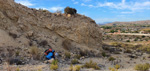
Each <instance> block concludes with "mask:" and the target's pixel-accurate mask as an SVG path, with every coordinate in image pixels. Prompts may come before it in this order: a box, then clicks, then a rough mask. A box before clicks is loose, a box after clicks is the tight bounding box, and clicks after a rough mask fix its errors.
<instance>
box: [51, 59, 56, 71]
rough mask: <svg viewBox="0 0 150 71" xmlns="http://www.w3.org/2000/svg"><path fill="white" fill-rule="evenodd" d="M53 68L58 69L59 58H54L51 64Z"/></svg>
mask: <svg viewBox="0 0 150 71" xmlns="http://www.w3.org/2000/svg"><path fill="white" fill-rule="evenodd" d="M50 69H51V70H57V69H58V60H53V61H52V63H51V65H50Z"/></svg>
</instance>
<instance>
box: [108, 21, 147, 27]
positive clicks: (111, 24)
mask: <svg viewBox="0 0 150 71" xmlns="http://www.w3.org/2000/svg"><path fill="white" fill-rule="evenodd" d="M105 25H106V26H147V25H150V20H144V21H133V22H112V23H108V24H105Z"/></svg>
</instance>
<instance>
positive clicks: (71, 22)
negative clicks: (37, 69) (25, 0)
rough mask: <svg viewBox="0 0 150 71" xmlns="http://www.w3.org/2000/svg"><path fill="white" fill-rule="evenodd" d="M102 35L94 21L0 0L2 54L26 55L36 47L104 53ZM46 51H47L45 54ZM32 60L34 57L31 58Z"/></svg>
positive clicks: (78, 15) (60, 50) (10, 0)
mask: <svg viewBox="0 0 150 71" xmlns="http://www.w3.org/2000/svg"><path fill="white" fill-rule="evenodd" d="M101 39H102V35H101V31H100V29H99V27H98V26H97V24H96V23H95V22H94V20H92V19H90V18H89V17H86V16H83V15H80V14H76V15H71V16H68V15H65V14H58V13H51V12H49V11H47V10H36V9H31V8H27V7H26V6H23V5H21V4H17V3H15V2H14V1H13V0H0V52H1V53H0V54H1V56H2V57H6V56H7V55H9V56H11V57H14V56H15V55H13V54H16V53H17V51H20V54H21V53H22V54H23V55H26V54H28V53H29V49H30V47H32V46H36V47H38V48H40V49H43V50H45V49H47V48H53V49H55V50H56V51H57V52H64V51H66V50H67V51H72V52H73V53H74V52H76V51H80V50H89V51H90V50H92V51H97V53H98V52H99V51H100V50H102V48H101V45H102V42H101ZM41 52H43V51H41ZM28 57H29V58H30V55H29V56H28Z"/></svg>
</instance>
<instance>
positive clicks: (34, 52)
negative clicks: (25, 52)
mask: <svg viewBox="0 0 150 71" xmlns="http://www.w3.org/2000/svg"><path fill="white" fill-rule="evenodd" d="M30 53H31V54H32V56H33V59H35V60H39V59H41V54H40V50H39V48H38V47H36V46H32V47H30Z"/></svg>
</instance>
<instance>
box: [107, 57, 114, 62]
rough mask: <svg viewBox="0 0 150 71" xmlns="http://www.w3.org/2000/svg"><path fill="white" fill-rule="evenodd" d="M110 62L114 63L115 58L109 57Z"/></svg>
mask: <svg viewBox="0 0 150 71" xmlns="http://www.w3.org/2000/svg"><path fill="white" fill-rule="evenodd" d="M108 60H109V61H114V60H116V59H115V58H114V57H109V59H108Z"/></svg>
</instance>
